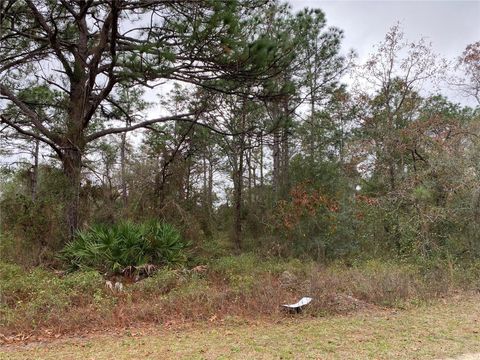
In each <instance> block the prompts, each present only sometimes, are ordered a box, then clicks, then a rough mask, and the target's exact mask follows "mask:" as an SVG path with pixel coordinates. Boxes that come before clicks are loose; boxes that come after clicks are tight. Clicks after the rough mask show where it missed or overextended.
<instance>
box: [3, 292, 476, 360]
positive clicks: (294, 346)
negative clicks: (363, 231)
mask: <svg viewBox="0 0 480 360" xmlns="http://www.w3.org/2000/svg"><path fill="white" fill-rule="evenodd" d="M479 300H480V297H479V296H478V295H476V296H472V297H468V298H454V299H450V300H448V301H438V302H436V303H435V304H433V305H431V306H420V307H416V308H412V309H410V310H406V311H383V310H379V311H375V312H365V313H358V314H355V315H350V316H333V317H328V318H317V319H311V318H310V319H309V318H306V317H295V318H289V319H284V320H282V321H281V322H279V323H271V322H268V321H253V322H252V321H250V323H248V324H238V323H236V324H234V325H232V324H226V325H218V326H214V325H197V326H195V327H193V328H191V329H183V330H182V329H179V330H162V329H158V330H151V331H149V332H147V333H145V332H144V334H143V335H142V336H137V337H135V336H132V332H133V331H131V333H130V335H129V334H125V335H123V336H120V337H116V336H111V335H110V336H109V335H101V336H97V337H94V338H90V339H88V340H80V339H79V340H68V341H66V342H56V343H52V344H49V345H37V346H34V347H29V348H27V349H25V348H21V347H12V348H6V349H4V350H3V352H0V358H1V359H12V360H15V359H66V358H68V359H91V358H94V359H98V360H102V359H112V358H115V359H139V358H145V359H413V358H415V359H434V358H442V357H447V356H453V355H457V354H461V353H467V352H478V351H480V334H479V332H478V322H479V321H480V301H479ZM137 332H138V331H137Z"/></svg>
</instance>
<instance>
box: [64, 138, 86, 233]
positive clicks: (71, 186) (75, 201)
mask: <svg viewBox="0 0 480 360" xmlns="http://www.w3.org/2000/svg"><path fill="white" fill-rule="evenodd" d="M62 165H63V172H64V174H65V176H66V180H67V191H66V197H65V217H66V221H67V227H68V237H69V239H70V240H71V239H73V237H74V235H75V232H76V231H77V230H78V228H79V224H80V221H79V207H80V181H81V178H80V174H81V169H82V154H81V151H80V150H79V149H76V148H70V149H66V150H64V152H63V156H62Z"/></svg>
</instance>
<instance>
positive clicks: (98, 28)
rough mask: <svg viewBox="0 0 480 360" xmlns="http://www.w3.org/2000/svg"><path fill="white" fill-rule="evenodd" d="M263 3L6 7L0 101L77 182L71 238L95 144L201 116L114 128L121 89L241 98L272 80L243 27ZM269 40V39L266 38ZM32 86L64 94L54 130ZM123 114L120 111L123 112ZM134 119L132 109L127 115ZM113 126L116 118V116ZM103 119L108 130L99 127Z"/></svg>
mask: <svg viewBox="0 0 480 360" xmlns="http://www.w3.org/2000/svg"><path fill="white" fill-rule="evenodd" d="M263 4H264V2H263V1H256V0H245V1H228V2H219V1H213V0H201V1H192V2H188V1H187V2H186V1H182V0H178V1H175V0H174V1H167V2H166V1H163V0H162V1H130V0H109V1H101V2H97V1H69V0H62V1H59V2H51V1H44V0H26V1H24V2H23V1H22V2H21V1H14V0H9V1H2V2H1V7H2V8H1V17H0V22H1V23H0V44H1V45H0V47H1V48H0V95H1V96H2V99H3V100H6V102H7V103H9V104H13V105H14V106H16V107H17V108H18V110H19V111H21V112H22V114H23V115H24V117H25V119H28V122H26V123H25V122H22V123H19V122H18V121H17V119H16V118H13V117H9V116H6V115H5V114H3V115H2V117H1V122H2V123H3V124H6V125H8V126H10V127H11V128H13V129H15V130H16V131H18V132H20V133H22V134H23V135H26V136H30V137H32V138H35V139H38V140H39V141H41V142H43V143H45V144H47V145H48V146H50V147H51V148H52V149H53V151H54V152H55V153H56V155H57V156H58V158H59V160H60V161H61V162H62V165H63V172H64V174H65V175H66V177H67V179H68V184H69V196H68V199H67V201H66V217H67V223H68V233H69V235H70V236H72V235H73V233H74V231H75V230H76V229H77V228H78V227H79V212H78V211H79V194H80V185H81V169H82V157H83V156H84V153H85V151H86V149H87V147H88V146H89V144H90V143H92V142H93V141H95V140H97V139H99V138H101V137H103V136H106V135H108V134H116V133H122V132H127V131H131V130H135V129H138V128H142V127H146V126H149V125H152V124H155V123H161V122H166V121H172V120H173V121H184V122H196V118H197V116H196V115H197V114H196V113H192V112H186V113H180V114H175V115H166V116H164V117H157V118H153V119H148V120H143V121H139V122H137V123H136V124H132V125H130V126H115V124H114V123H112V122H105V120H104V117H96V114H97V113H98V110H99V108H100V107H101V106H103V108H104V110H105V109H108V108H110V109H111V108H112V104H110V103H109V99H112V96H113V94H115V92H116V89H117V88H118V86H120V85H121V86H127V87H131V86H135V85H147V86H155V85H156V84H159V82H161V81H162V80H163V81H165V80H172V79H173V80H178V81H183V82H187V83H190V84H194V85H197V86H202V87H207V88H210V89H215V90H221V91H223V92H226V93H235V92H238V91H239V89H240V86H241V85H242V86H243V85H244V84H245V83H256V84H258V82H259V81H261V80H262V79H265V78H268V77H270V76H272V74H271V71H270V65H269V64H271V63H272V61H275V59H277V58H281V57H283V56H284V55H283V54H281V53H279V52H276V51H275V47H274V46H273V47H272V48H270V49H269V51H268V52H265V49H264V48H263V47H258V46H257V43H258V41H260V38H262V41H264V40H263V39H264V38H266V37H268V34H263V36H259V35H258V33H257V35H255V36H250V37H249V38H246V37H245V36H244V35H245V31H244V30H242V25H243V24H245V23H246V22H247V21H248V19H249V18H252V17H254V13H255V10H256V9H257V8H258V7H259V6H260V5H263ZM260 35H262V34H260ZM31 81H34V82H36V83H39V84H42V85H43V86H46V87H48V88H50V89H55V90H56V91H59V92H60V93H61V94H62V99H61V101H60V102H59V103H57V104H52V105H51V106H52V107H60V108H61V110H62V111H63V113H64V116H63V117H62V118H61V119H60V121H59V122H53V121H52V119H51V118H50V117H49V116H45V115H44V114H39V113H38V112H37V111H35V109H34V108H32V106H30V105H29V104H28V103H26V102H25V101H23V100H22V99H21V97H20V96H19V94H20V93H21V92H22V91H23V90H24V89H25V88H27V87H29V86H30V83H31ZM115 107H117V108H118V106H115ZM123 110H124V111H125V112H127V110H125V109H123ZM107 118H108V117H107ZM96 120H98V121H101V122H102V125H103V126H101V128H100V129H99V128H98V125H96V124H95V122H96Z"/></svg>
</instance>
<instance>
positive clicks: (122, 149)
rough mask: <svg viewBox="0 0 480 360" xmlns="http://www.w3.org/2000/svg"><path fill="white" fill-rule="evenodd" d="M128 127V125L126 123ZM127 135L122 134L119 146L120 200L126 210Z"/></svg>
mask: <svg viewBox="0 0 480 360" xmlns="http://www.w3.org/2000/svg"><path fill="white" fill-rule="evenodd" d="M127 126H128V123H127ZM126 147H127V133H123V134H122V143H121V146H120V166H121V176H122V179H121V183H122V184H121V186H122V200H123V207H124V208H125V209H126V208H127V206H128V194H127V179H126V176H127V170H126V161H127V159H126V152H127V149H126Z"/></svg>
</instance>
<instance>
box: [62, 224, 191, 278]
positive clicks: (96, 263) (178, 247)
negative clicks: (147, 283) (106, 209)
mask: <svg viewBox="0 0 480 360" xmlns="http://www.w3.org/2000/svg"><path fill="white" fill-rule="evenodd" d="M185 248H186V244H185V243H184V242H183V241H182V238H181V236H180V233H179V232H178V230H177V229H176V228H175V227H173V226H172V225H170V224H168V223H163V222H146V223H142V224H136V223H133V222H130V221H125V222H120V223H118V224H115V225H113V226H106V225H95V226H92V227H91V228H89V229H87V230H84V231H80V232H78V233H77V235H76V237H75V239H74V240H73V241H71V242H70V243H68V244H67V245H66V246H65V248H64V249H63V250H62V252H61V255H60V258H61V259H62V260H63V261H65V263H66V264H67V265H68V266H69V268H70V269H71V270H76V269H79V268H92V269H96V270H99V271H102V272H114V273H115V272H119V271H121V270H122V269H125V268H126V267H128V266H139V265H143V264H155V265H170V264H179V263H183V262H184V261H185V260H186V256H185Z"/></svg>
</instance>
